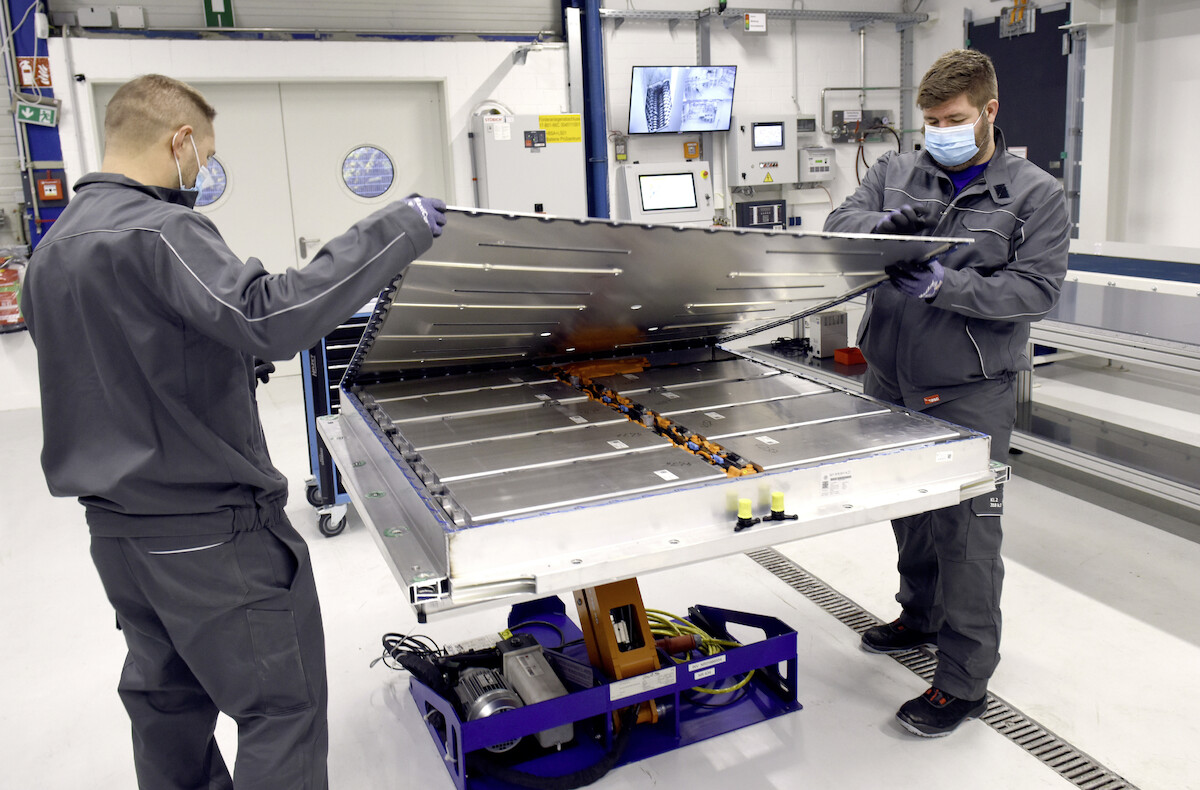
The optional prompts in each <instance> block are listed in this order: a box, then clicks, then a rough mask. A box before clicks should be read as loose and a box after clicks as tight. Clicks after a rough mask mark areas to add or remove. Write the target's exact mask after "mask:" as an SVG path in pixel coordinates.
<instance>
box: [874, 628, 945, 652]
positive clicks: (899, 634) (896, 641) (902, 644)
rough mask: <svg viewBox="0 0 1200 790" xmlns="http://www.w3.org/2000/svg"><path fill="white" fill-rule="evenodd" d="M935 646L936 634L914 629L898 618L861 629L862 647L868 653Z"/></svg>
mask: <svg viewBox="0 0 1200 790" xmlns="http://www.w3.org/2000/svg"><path fill="white" fill-rule="evenodd" d="M922 646H924V647H937V634H929V633H926V632H924V631H915V630H913V629H912V628H909V627H908V626H906V625H901V624H900V621H899V620H893V621H892V622H890V623H886V624H884V625H877V626H875V627H874V628H868V629H867V630H866V631H863V635H862V649H863V650H866V651H867V652H868V653H902V652H904V651H905V650H912V649H913V648H914V647H922Z"/></svg>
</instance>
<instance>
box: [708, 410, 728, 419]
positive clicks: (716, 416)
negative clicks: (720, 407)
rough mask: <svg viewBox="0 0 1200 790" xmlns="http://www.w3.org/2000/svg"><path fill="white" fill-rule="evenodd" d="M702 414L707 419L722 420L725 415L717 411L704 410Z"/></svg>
mask: <svg viewBox="0 0 1200 790" xmlns="http://www.w3.org/2000/svg"><path fill="white" fill-rule="evenodd" d="M704 416H705V417H707V418H708V419H710V420H723V419H725V415H724V414H721V413H719V412H715V411H706V412H704Z"/></svg>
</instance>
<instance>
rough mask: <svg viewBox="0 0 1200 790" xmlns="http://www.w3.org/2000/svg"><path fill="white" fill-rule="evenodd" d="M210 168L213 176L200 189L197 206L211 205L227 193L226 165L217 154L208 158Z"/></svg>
mask: <svg viewBox="0 0 1200 790" xmlns="http://www.w3.org/2000/svg"><path fill="white" fill-rule="evenodd" d="M208 170H209V172H210V173H212V178H211V179H210V180H209V182H208V183H207V184H205V185H204V189H202V190H200V197H198V198H196V205H197V206H211V205H212V204H213V203H216V202H217V201H218V200H220V199H221V196H222V195H224V194H225V187H226V186H227V185H228V184H229V181H228V179H227V178H226V176H225V166H224V165H223V164H221V160H220V159H217V158H216V157H215V156H214V157H213V158H212V159H209V160H208Z"/></svg>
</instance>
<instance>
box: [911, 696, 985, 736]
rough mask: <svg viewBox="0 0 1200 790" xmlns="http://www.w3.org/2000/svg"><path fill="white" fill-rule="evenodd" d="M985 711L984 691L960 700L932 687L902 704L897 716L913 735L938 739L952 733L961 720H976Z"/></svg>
mask: <svg viewBox="0 0 1200 790" xmlns="http://www.w3.org/2000/svg"><path fill="white" fill-rule="evenodd" d="M985 710H987V695H986V694H985V695H983V697H982V698H980V699H977V700H969V699H959V698H957V697H952V696H950V695H949V694H947V693H946V692H944V691H942V690H941V689H939V688H936V687H935V688H931V689H929V690H928V691H926V692H925V693H924V694H922V695H921V696H919V697H917V698H916V699H910V700H909V701H908V702H906V703H904V704H903V705H901V706H900V710H898V711H897V712H896V718H897V719H899V720H900V723H901V724H902V725H904V729H906V730H908V731H909V732H911V733H912V734H913V735H919V736H921V737H922V738H940V737H942V736H943V735H949V734H950V733H952V732H954V731H955V730H956V729H958V725H960V724H962V723H963V722H964V721H967V720H969V719H978V718H979V717H980V716H981V715H982V714H983V712H984V711H985Z"/></svg>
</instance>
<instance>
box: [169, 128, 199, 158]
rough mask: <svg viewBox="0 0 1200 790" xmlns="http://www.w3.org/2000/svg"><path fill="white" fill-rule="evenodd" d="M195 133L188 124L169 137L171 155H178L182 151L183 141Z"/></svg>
mask: <svg viewBox="0 0 1200 790" xmlns="http://www.w3.org/2000/svg"><path fill="white" fill-rule="evenodd" d="M195 133H196V130H195V129H193V128H192V125H191V124H189V123H185V124H184V125H183V126H180V127H179V128H178V129H176V130H175V133H174V134H172V135H171V153H173V154H176V155H178V154H179V153H180V152H181V151H182V150H183V146H184V141H185V140H187V136H188V135H189V134H191V135H194V134H195Z"/></svg>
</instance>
